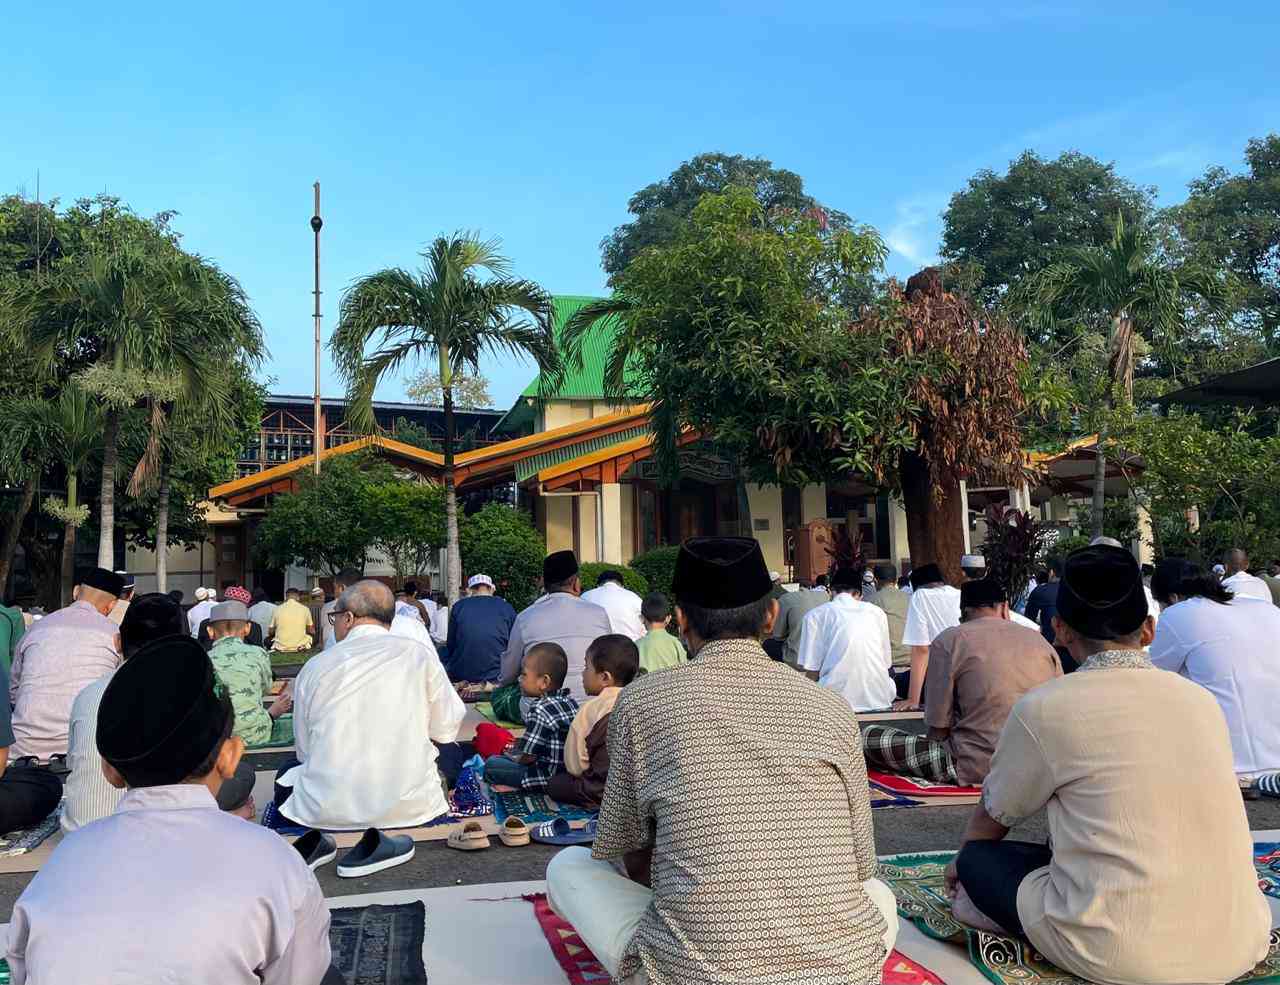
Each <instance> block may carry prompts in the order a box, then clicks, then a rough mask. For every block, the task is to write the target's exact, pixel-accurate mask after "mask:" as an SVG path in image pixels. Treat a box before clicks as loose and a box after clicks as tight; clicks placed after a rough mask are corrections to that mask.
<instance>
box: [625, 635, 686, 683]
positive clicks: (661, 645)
mask: <svg viewBox="0 0 1280 985" xmlns="http://www.w3.org/2000/svg"><path fill="white" fill-rule="evenodd" d="M636 647H637V648H638V649H639V651H640V669H641V670H643V671H644V672H645V673H646V674H652V673H653V672H654V671H658V670H670V669H671V668H672V667H679V666H680V665H681V664H683V663H688V661H689V655H688V654H687V653H685V651H684V644H682V643H681V642H680V641H679V640H678V639H676V637H674V636H672V635H671V634H670V633H669V632H668V631H667V630H666V629H665V628H652V629H650V630H649V631H648V632H647V633H645V634H644V635H643V636H641V637H640V639H638V640H636Z"/></svg>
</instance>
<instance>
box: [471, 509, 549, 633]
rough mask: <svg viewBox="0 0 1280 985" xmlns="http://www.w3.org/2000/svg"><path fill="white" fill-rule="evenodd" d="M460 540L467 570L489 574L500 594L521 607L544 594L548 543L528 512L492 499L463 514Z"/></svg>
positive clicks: (517, 608)
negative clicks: (530, 520)
mask: <svg viewBox="0 0 1280 985" xmlns="http://www.w3.org/2000/svg"><path fill="white" fill-rule="evenodd" d="M458 542H459V543H458V546H459V548H460V549H461V551H462V571H463V573H464V574H465V575H466V576H468V577H469V576H471V575H474V574H486V575H488V576H489V577H490V578H492V579H493V582H494V584H495V585H496V586H497V594H499V595H501V596H502V597H503V598H504V599H506V600H507V601H508V602H510V603H511V604H512V605H513V606H514V607H515V608H516V610H517V611H519V610H520V609H523V608H525V607H526V606H528V605H529V604H530V603H532V602H533V600H534V599H536V598H537V597H538V595H539V594H541V591H542V589H541V581H542V559H543V557H544V556H545V555H546V552H547V551H546V545H545V544H544V543H543V541H542V537H541V535H539V533H538V531H537V530H535V529H534V527H533V524H532V523H530V522H529V518H528V517H527V516H526V515H525V514H524V513H521V512H520V511H519V510H514V509H512V508H511V507H509V506H503V505H501V504H499V503H489V504H488V505H487V506H485V507H484V508H483V509H481V510H480V511H479V512H477V513H474V514H472V515H471V516H468V517H459V520H458Z"/></svg>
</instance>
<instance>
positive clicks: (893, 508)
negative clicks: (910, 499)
mask: <svg viewBox="0 0 1280 985" xmlns="http://www.w3.org/2000/svg"><path fill="white" fill-rule="evenodd" d="M910 558H911V543H910V541H908V540H907V511H906V509H905V508H904V507H903V505H902V500H901V499H899V498H898V497H897V496H890V497H889V560H891V561H892V562H893V563H894V564H895V565H896V566H897V567H898V569H899V570H898V573H899V574H902V573H903V572H904V571H905V570H906V567H907V562H908V561H909V560H910Z"/></svg>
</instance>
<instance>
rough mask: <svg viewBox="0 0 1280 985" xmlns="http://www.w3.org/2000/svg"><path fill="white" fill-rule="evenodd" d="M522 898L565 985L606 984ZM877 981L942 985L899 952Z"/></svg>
mask: <svg viewBox="0 0 1280 985" xmlns="http://www.w3.org/2000/svg"><path fill="white" fill-rule="evenodd" d="M524 898H525V899H527V900H528V901H529V902H530V903H532V904H533V914H534V916H535V917H537V919H538V926H539V927H541V928H542V934H543V936H544V937H546V939H547V943H548V944H550V945H551V953H552V954H554V955H555V956H556V960H557V961H558V962H560V967H561V968H563V969H564V973H565V975H567V976H568V978H569V985H592V983H601V982H608V981H609V972H607V971H606V970H605V968H604V965H602V964H601V963H600V961H599V959H597V958H596V956H595V955H594V954H592V953H591V948H589V947H587V943H586V941H584V940H583V939H582V938H581V937H579V936H578V932H577V931H576V930H574V929H573V926H572V925H571V924H569V923H567V922H566V921H565V920H564V919H563V918H562V917H561V916H560V915H559V914H558V913H556V912H555V911H554V910H553V909H551V904H550V903H548V902H547V897H546V894H544V893H538V894H536V895H533V896H526V897H524ZM880 981H881V983H882V985H946V983H945V982H943V980H942V979H941V978H939V977H938V976H937V975H935V974H934V973H933V972H932V971H930V970H929V969H928V968H926V967H925V966H924V965H922V964H920V963H919V962H917V961H913V960H912V959H911V958H909V957H907V956H906V955H905V954H903V953H902V952H900V951H890V952H889V956H888V957H887V958H885V960H884V969H883V970H882V971H881V973H880Z"/></svg>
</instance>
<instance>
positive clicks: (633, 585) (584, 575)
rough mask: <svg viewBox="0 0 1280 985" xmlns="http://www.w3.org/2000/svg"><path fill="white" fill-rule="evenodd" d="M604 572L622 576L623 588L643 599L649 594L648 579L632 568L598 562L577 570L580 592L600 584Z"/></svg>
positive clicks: (589, 563)
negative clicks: (616, 573) (580, 584)
mask: <svg viewBox="0 0 1280 985" xmlns="http://www.w3.org/2000/svg"><path fill="white" fill-rule="evenodd" d="M605 571H616V572H618V574H620V575H622V584H623V587H625V588H629V589H631V591H633V592H635V593H636V594H637V595H639V596H641V597H644V596H645V595H647V594H648V592H649V579H647V578H646V577H645V576H644V575H642V574H641V573H640V572H639V571H636V570H635V569H633V568H628V567H627V566H626V565H624V564H604V563H603V562H600V561H588V562H587V563H586V564H583V565H582V566H581V567H580V568H579V570H578V578H579V579H580V580H581V581H582V590H583V591H584V592H585V591H588V590H589V589H592V588H595V587H596V586H597V585H598V584H599V582H600V575H601V573H602V572H605Z"/></svg>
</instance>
